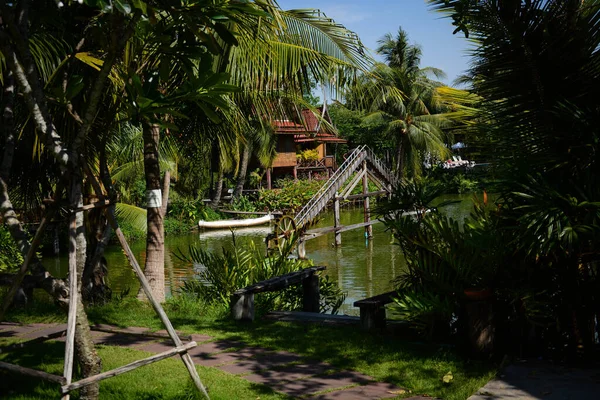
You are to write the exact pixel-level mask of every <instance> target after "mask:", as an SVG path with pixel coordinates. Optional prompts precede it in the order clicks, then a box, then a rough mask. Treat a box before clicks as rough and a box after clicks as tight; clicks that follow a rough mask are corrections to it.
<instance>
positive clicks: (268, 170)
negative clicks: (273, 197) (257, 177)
mask: <svg viewBox="0 0 600 400" xmlns="http://www.w3.org/2000/svg"><path fill="white" fill-rule="evenodd" d="M267 189H269V190H271V189H272V187H271V168H267Z"/></svg>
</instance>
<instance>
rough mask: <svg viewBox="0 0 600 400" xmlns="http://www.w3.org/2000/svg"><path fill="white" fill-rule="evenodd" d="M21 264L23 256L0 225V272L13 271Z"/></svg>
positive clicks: (8, 233)
mask: <svg viewBox="0 0 600 400" xmlns="http://www.w3.org/2000/svg"><path fill="white" fill-rule="evenodd" d="M21 264H23V256H21V253H20V252H19V249H18V248H17V244H16V243H15V241H14V240H13V238H12V236H11V235H10V232H8V229H6V227H5V226H4V225H0V272H5V271H15V270H17V269H18V268H19V267H20V266H21Z"/></svg>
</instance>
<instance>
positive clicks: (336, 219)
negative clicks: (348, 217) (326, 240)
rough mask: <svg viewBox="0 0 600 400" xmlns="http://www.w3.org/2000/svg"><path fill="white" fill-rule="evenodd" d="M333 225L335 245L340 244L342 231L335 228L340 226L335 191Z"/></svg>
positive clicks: (337, 198)
mask: <svg viewBox="0 0 600 400" xmlns="http://www.w3.org/2000/svg"><path fill="white" fill-rule="evenodd" d="M333 227H334V228H335V229H336V231H335V245H336V246H341V245H342V233H341V232H338V231H337V228H339V227H340V199H339V197H338V193H337V192H335V201H334V202H333Z"/></svg>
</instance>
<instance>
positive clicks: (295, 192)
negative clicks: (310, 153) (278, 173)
mask: <svg viewBox="0 0 600 400" xmlns="http://www.w3.org/2000/svg"><path fill="white" fill-rule="evenodd" d="M323 183H324V182H323V181H317V180H312V181H308V180H299V181H294V180H291V179H286V180H283V181H280V185H281V189H273V190H261V191H260V193H259V195H258V200H257V201H256V208H257V209H259V210H264V211H283V212H288V213H295V212H298V211H299V210H300V209H301V208H302V207H303V206H304V205H305V204H306V203H307V202H308V201H309V200H310V198H311V197H313V196H314V194H315V193H317V191H318V190H319V189H320V188H321V186H322V185H323Z"/></svg>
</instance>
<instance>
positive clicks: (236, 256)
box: [179, 235, 345, 313]
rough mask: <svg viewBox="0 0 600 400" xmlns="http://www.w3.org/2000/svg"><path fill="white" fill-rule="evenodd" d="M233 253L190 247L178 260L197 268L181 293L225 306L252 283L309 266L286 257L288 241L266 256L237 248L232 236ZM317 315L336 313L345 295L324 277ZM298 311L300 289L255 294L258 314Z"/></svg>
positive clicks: (252, 247)
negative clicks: (234, 293) (199, 268)
mask: <svg viewBox="0 0 600 400" xmlns="http://www.w3.org/2000/svg"><path fill="white" fill-rule="evenodd" d="M233 241H234V246H233V250H226V249H223V252H222V254H215V253H209V252H207V251H205V250H203V249H201V248H199V247H196V246H190V249H189V254H190V255H189V256H184V255H183V254H182V253H180V254H179V257H180V258H181V259H183V260H186V261H188V262H191V263H195V264H199V265H200V266H201V270H200V273H199V274H198V279H196V280H189V281H186V282H185V283H184V286H183V288H182V292H183V293H187V294H195V295H196V296H198V297H199V298H200V299H202V300H204V301H205V302H207V303H221V304H223V305H224V306H229V301H230V298H231V295H232V294H233V292H235V291H236V290H237V289H240V288H243V287H246V286H249V285H252V284H254V283H257V282H260V281H263V280H266V279H270V278H274V277H276V276H280V275H284V274H287V273H290V272H295V271H299V270H302V269H303V268H306V267H309V266H311V265H312V263H311V262H310V261H305V260H298V259H293V258H289V255H290V253H291V251H292V249H293V247H294V245H295V240H294V239H293V238H292V239H291V240H288V241H287V243H286V244H285V245H284V246H282V247H280V248H279V251H278V252H277V253H276V254H272V255H270V256H269V257H265V256H264V255H263V251H262V250H261V249H259V248H257V247H256V245H255V244H254V242H251V244H250V246H249V247H248V248H245V247H238V246H236V244H235V235H233ZM319 282H320V285H319V290H320V294H321V304H320V310H321V312H331V313H336V312H337V311H338V309H339V308H340V306H341V305H342V303H343V301H344V298H345V295H344V294H343V293H342V291H341V290H340V289H339V288H338V286H337V285H336V284H335V283H334V282H332V281H330V280H329V278H328V277H327V276H324V277H322V279H320V280H319ZM301 308H302V288H301V287H300V286H298V287H290V288H287V289H285V290H281V291H278V292H271V293H260V294H258V295H256V310H257V312H258V313H261V312H266V311H270V310H300V309H301Z"/></svg>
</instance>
